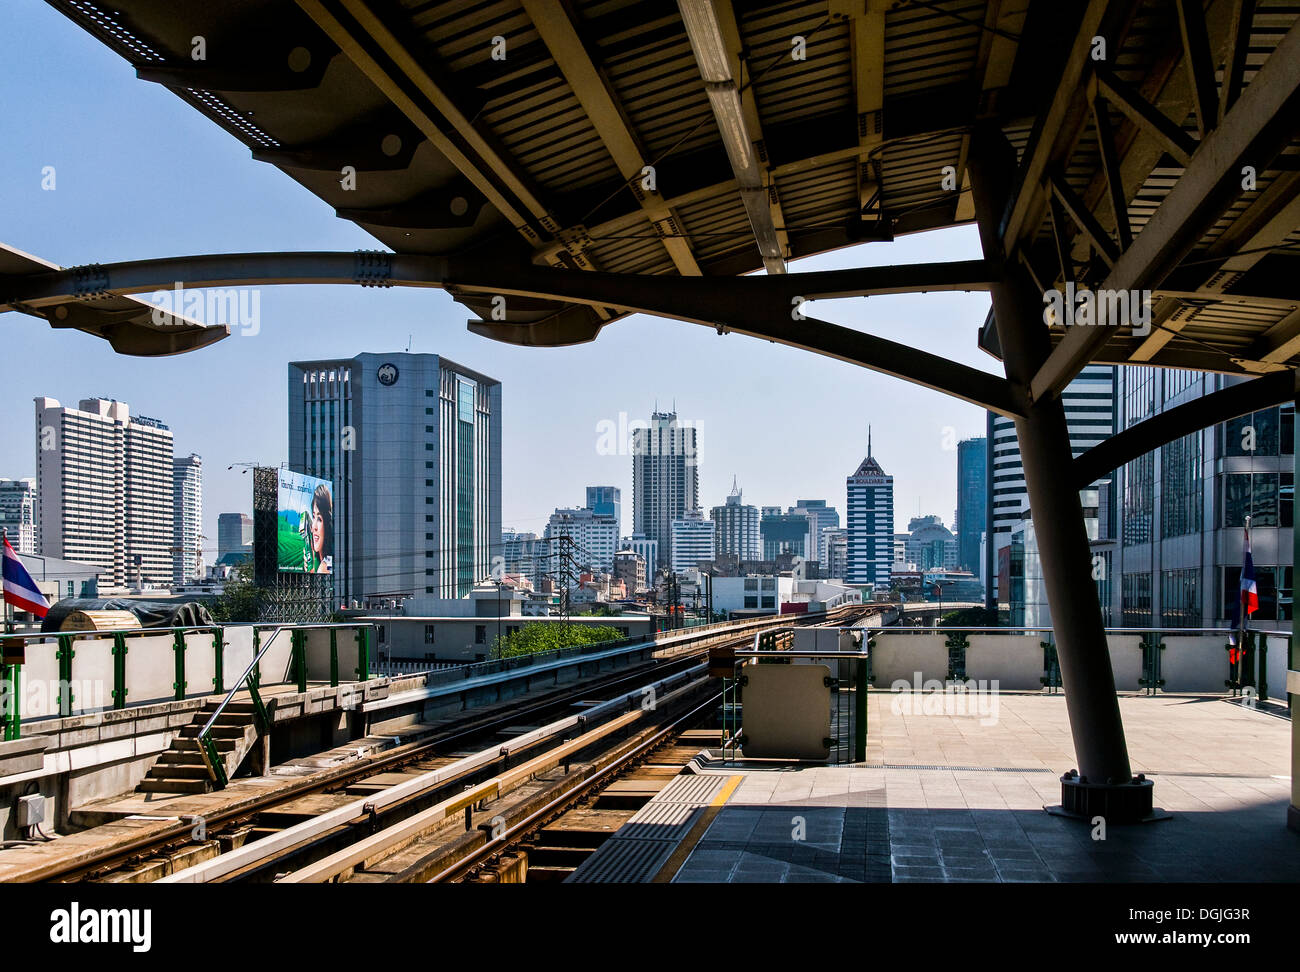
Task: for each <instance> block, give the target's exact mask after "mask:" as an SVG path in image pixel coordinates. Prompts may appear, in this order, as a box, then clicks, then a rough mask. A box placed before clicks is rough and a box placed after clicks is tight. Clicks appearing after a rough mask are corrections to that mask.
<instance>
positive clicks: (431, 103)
mask: <svg viewBox="0 0 1300 972" xmlns="http://www.w3.org/2000/svg"><path fill="white" fill-rule="evenodd" d="M296 2H297V3H298V6H300V7H301V8H302V9H303V11H304V12H305V13H306V14H307V15H308V16H309V17H311V19H312V20H313V21H314V22H315V23H316V25H317V26H318V27H320V28H321V30H323V31H324V32H325V33H326V34H327V35H328V36H329V37H330V39H331V40H332V41H333V42H334V43H335V44H337V45H338V47H339V49H340V50H342V51H343V53H345V54H346V55H347V56H348V57H349V58H350V59H351V60H352V62H353V63H354V64H355V65H356V66H357V69H358V70H360V71H361V73H362V74H364V75H365V76H366V77H367V78H368V79H369V80H370V82H371V83H372V84H374V85H375V87H376V88H378V89H379V90H380V91H381V92H383V94H384V95H385V97H387V98H388V99H389V100H390V101H391V102H392V103H393V104H394V105H396V106H397V108H398V109H400V110H401V111H402V113H403V114H405V115H406V116H407V117H408V118H409V119H410V120H411V122H412V123H413V124H414V125H415V126H416V127H417V128H419V129H420V131H421V132H423V134H424V135H425V137H427V138H428V139H429V141H430V142H432V143H433V145H434V147H435V148H437V149H438V151H439V152H441V153H442V155H443V156H444V157H446V159H447V160H448V161H449V162H451V164H452V165H454V166H455V167H456V168H457V169H459V170H460V171H461V173H462V174H463V175H464V176H465V177H466V178H467V179H469V180H470V181H471V182H472V183H473V184H474V186H475V188H476V189H478V191H479V192H481V193H483V195H484V196H485V197H487V199H488V201H489V202H490V203H491V204H492V205H493V206H494V207H496V209H497V210H498V211H500V212H501V214H502V215H503V216H505V217H506V219H507V220H509V221H510V223H511V225H513V226H514V228H515V229H516V230H517V231H518V232H519V233H520V235H522V236H523V237H524V239H526V240H527V241H528V242H529V243H530V244H531V245H533V246H537V245H539V244H540V243H542V242H543V240H542V237H541V235H540V234H539V233H538V232H537V229H536V227H537V226H539V225H540V226H541V227H542V228H543V229H545V230H546V232H547V233H550V234H554V233H555V232H556V231H557V230H558V229H559V226H558V224H557V222H556V221H555V219H554V218H553V217H552V216H551V214H550V211H549V210H548V208H547V206H546V205H545V204H544V203H543V202H542V201H541V200H540V199H539V198H538V196H537V194H536V193H535V191H533V190H532V189H531V188H530V187H529V186H528V185H526V184H525V182H524V181H523V180H522V179H521V178H520V177H519V175H518V174H517V172H516V171H515V167H513V166H512V165H510V164H509V163H508V162H507V161H506V160H505V159H503V158H502V156H501V154H500V153H499V152H498V150H497V149H496V147H495V146H493V145H491V144H489V142H488V141H487V140H486V139H485V138H484V137H483V135H482V133H480V132H479V131H478V130H477V129H476V128H475V127H474V125H473V123H472V122H470V120H469V119H468V118H466V117H465V115H464V114H463V113H462V112H461V111H460V109H459V108H458V107H457V106H456V104H455V103H454V101H453V100H452V99H451V98H450V97H449V96H448V95H447V93H446V92H445V91H444V90H443V89H442V87H440V86H439V85H438V84H437V83H436V82H435V81H434V79H433V78H432V77H431V76H430V74H429V72H428V71H426V70H425V69H424V68H423V67H422V66H421V63H420V61H419V59H418V58H416V57H415V56H414V55H413V54H412V53H411V52H410V51H408V50H407V49H406V48H405V46H404V45H403V44H402V43H401V42H400V41H399V40H398V38H397V37H396V36H394V35H393V33H392V31H390V30H389V29H388V27H387V26H386V25H385V24H384V23H383V22H382V21H381V20H380V19H379V18H378V17H377V16H376V15H375V14H374V13H373V12H372V11H371V10H370V9H369V8H368V7H367V5H366V4H364V3H362V2H360V0H296ZM342 15H346V16H347V17H348V18H349V19H350V20H351V22H352V24H355V25H356V27H357V28H358V30H360V31H361V32H362V33H363V34H364V36H357V35H356V34H354V33H353V31H352V29H351V25H350V24H345V23H344V21H343V16H342ZM376 48H377V49H378V50H376ZM378 52H382V54H383V56H384V57H385V58H387V59H388V60H389V61H391V64H392V67H393V68H395V69H396V71H400V72H401V76H396V75H395V74H394V73H392V72H391V71H390V70H389V68H388V67H387V66H385V65H383V64H381V63H380V60H379V57H378V56H377V53H378ZM430 108H432V109H433V110H432V111H430V110H428V109H430ZM439 115H440V116H441V117H442V118H445V119H446V120H447V122H448V123H449V124H450V125H451V127H452V129H453V130H454V131H455V133H456V135H457V136H459V139H453V138H452V137H450V135H449V133H448V132H446V131H444V130H443V127H442V125H441V124H439V122H438V121H437V120H436V119H437V117H438V116H439ZM462 143H463V147H462Z"/></svg>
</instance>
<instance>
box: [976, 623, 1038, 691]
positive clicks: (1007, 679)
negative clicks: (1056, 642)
mask: <svg viewBox="0 0 1300 972" xmlns="http://www.w3.org/2000/svg"><path fill="white" fill-rule="evenodd" d="M1043 674H1044V669H1043V646H1042V644H1041V639H1040V638H1037V637H1034V636H1033V635H1014V634H1012V635H971V637H970V646H969V647H968V648H967V649H966V677H967V678H968V679H974V680H975V681H977V682H989V683H990V684H991V683H992V682H995V681H996V682H997V684H998V688H999V689H1006V690H1007V691H1025V690H1028V689H1033V690H1038V689H1041V688H1042V687H1043V683H1042V682H1041V681H1040V679H1041V678H1042V677H1043Z"/></svg>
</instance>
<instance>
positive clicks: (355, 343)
mask: <svg viewBox="0 0 1300 972" xmlns="http://www.w3.org/2000/svg"><path fill="white" fill-rule="evenodd" d="M0 29H2V30H4V31H5V33H6V35H7V36H9V37H11V38H12V42H13V43H12V49H11V52H10V57H8V58H7V59H6V61H5V63H3V64H0V84H3V85H4V86H5V90H6V92H9V93H10V94H11V98H10V99H9V106H8V110H9V111H10V113H11V117H12V118H13V120H14V122H15V124H14V125H13V126H12V129H11V136H10V140H9V141H10V144H9V147H8V150H7V152H6V153H5V155H4V158H3V159H0V210H3V211H4V212H5V213H6V214H8V215H9V216H10V219H9V220H8V221H7V224H6V230H5V234H4V237H3V238H4V241H5V242H6V243H8V244H10V245H12V246H16V247H18V248H19V249H22V250H25V251H27V252H31V253H35V254H39V255H40V256H42V257H44V258H46V259H49V260H52V261H55V262H57V263H59V264H62V265H65V266H67V265H76V264H82V263H91V262H96V261H99V262H104V261H106V260H116V259H137V258H143V257H149V256H158V255H162V254H163V253H164V250H165V251H167V252H175V253H204V252H243V251H248V250H261V249H265V250H273V249H284V250H308V249H334V250H354V249H373V248H374V247H375V246H376V241H375V240H374V238H373V237H371V236H369V235H368V234H366V233H364V232H362V231H360V230H359V229H358V228H357V227H356V226H355V225H354V224H352V223H350V222H348V221H345V220H340V219H337V218H336V217H335V216H334V215H333V213H332V212H330V211H329V210H328V209H325V208H322V207H321V206H320V205H319V201H318V200H317V199H316V198H315V197H313V196H311V195H310V194H309V193H307V192H306V191H305V190H303V189H302V188H301V187H300V186H298V185H296V184H295V183H293V182H292V181H291V180H289V179H287V178H285V177H284V175H283V174H282V173H280V172H279V171H277V170H275V169H274V168H272V167H270V166H263V165H258V164H252V163H250V162H249V159H248V151H247V149H246V148H245V147H244V146H242V145H240V144H239V143H238V142H237V141H236V140H235V139H233V138H231V137H230V136H229V135H227V134H226V133H225V132H222V131H220V130H219V129H217V128H216V127H214V126H212V125H211V124H210V123H208V122H207V120H206V119H204V118H203V117H202V116H200V115H199V114H197V113H196V112H194V111H193V110H192V109H191V108H189V106H187V105H186V104H185V103H184V102H182V101H180V100H179V99H177V98H175V97H174V96H173V95H172V94H170V93H169V92H167V91H166V90H165V89H163V88H161V87H154V86H149V85H141V84H140V83H139V81H138V80H137V79H136V77H135V73H134V71H132V70H131V69H130V66H129V65H127V64H126V63H124V62H123V61H122V60H121V58H119V57H117V56H116V55H115V54H113V53H112V52H110V51H108V50H107V49H106V48H105V47H104V46H103V45H102V44H100V43H99V42H98V41H96V40H95V39H94V38H92V37H90V36H88V35H86V34H84V33H83V32H79V31H69V30H67V25H66V21H65V18H63V17H62V15H61V14H59V13H58V12H57V11H55V10H53V9H50V8H46V7H44V6H43V5H23V6H21V7H17V6H6V7H5V8H4V9H3V10H0ZM49 63H77V64H78V71H77V72H76V73H75V75H73V74H71V73H67V74H64V73H58V72H55V73H52V74H51V73H49V72H47V71H45V70H44V69H43V68H42V65H46V64H49ZM38 106H39V108H38ZM47 113H56V114H57V115H58V116H59V117H61V118H63V119H64V120H65V124H62V125H59V126H53V127H51V126H49V125H47V124H44V123H42V121H41V119H42V118H43V117H47ZM141 131H149V132H165V133H167V138H168V139H169V140H176V141H177V143H178V144H183V145H184V146H185V152H186V157H187V164H186V166H185V167H184V168H183V169H182V168H180V167H177V166H175V165H173V164H172V160H171V159H169V158H168V155H169V153H167V152H160V151H159V150H158V146H157V144H156V143H154V142H152V141H151V140H148V139H141V138H140V137H139V132H141ZM87 141H93V142H94V143H95V144H96V145H98V146H100V151H99V152H97V154H96V156H95V158H94V159H93V160H91V159H88V158H87V157H86V153H85V145H86V143H87ZM47 165H52V166H54V167H55V170H56V172H57V183H56V184H57V188H56V189H55V190H53V191H45V190H42V188H41V170H42V168H43V167H44V166H47ZM106 185H112V186H114V187H117V188H116V189H115V191H113V192H109V193H106V192H104V191H103V189H104V186H106ZM69 225H76V226H77V227H78V232H77V233H76V234H68V233H67V232H66V227H67V226H69ZM160 239H166V240H168V245H167V247H165V248H164V247H162V246H161V245H160V243H159V240H160ZM979 255H980V249H979V240H978V234H977V233H976V231H975V230H974V228H973V227H963V228H959V229H956V230H952V231H945V232H939V233H930V234H925V235H923V236H915V237H901V238H900V239H898V240H897V241H895V242H894V243H893V244H890V245H889V246H882V247H873V246H871V245H864V246H857V247H852V248H849V249H846V250H842V251H837V252H835V253H830V254H825V255H823V256H820V257H817V258H813V259H808V260H800V261H796V262H795V263H793V264H792V265H791V270H792V271H794V272H803V271H813V270H818V269H834V268H839V267H850V266H857V265H863V264H868V265H880V264H892V263H909V262H925V261H930V260H948V259H955V260H960V259H972V258H978V257H979ZM260 296H261V299H260V303H259V307H260V321H259V326H258V328H257V331H256V333H253V328H252V327H248V328H242V329H241V328H238V327H236V328H235V329H234V333H233V334H232V335H231V337H229V338H228V339H226V340H225V341H222V342H219V343H218V344H216V345H213V346H211V347H208V348H204V349H202V350H201V351H198V352H196V353H194V354H191V355H182V356H180V357H171V358H160V359H148V358H124V357H121V356H118V355H115V354H114V353H113V352H112V350H111V349H110V348H109V347H108V346H107V345H106V344H104V342H102V341H100V340H98V339H96V338H93V337H91V336H89V335H84V334H81V333H78V332H75V331H66V330H54V329H51V328H50V327H48V326H47V325H46V324H44V323H42V322H40V321H37V320H34V319H30V318H25V317H21V316H15V317H14V318H13V319H12V320H11V321H9V326H8V329H7V331H6V337H7V338H8V341H9V345H8V350H9V353H10V355H11V356H12V358H13V359H14V360H21V361H24V362H25V363H26V366H25V367H24V368H22V369H15V370H14V371H13V372H12V373H11V374H10V375H8V376H7V380H6V382H5V384H4V387H3V390H0V404H3V405H4V406H6V407H8V408H9V409H11V410H13V409H17V410H18V414H27V413H28V410H29V409H30V408H31V402H32V400H33V399H34V398H36V397H40V396H50V397H53V398H57V399H60V400H63V401H75V400H79V399H81V398H85V397H89V396H92V395H94V396H108V397H112V396H117V397H118V398H122V399H125V400H129V401H130V402H131V403H132V407H133V410H135V411H138V412H141V413H144V414H146V415H159V414H160V415H164V416H165V417H166V418H167V420H168V422H169V424H170V425H171V426H172V428H173V430H174V431H175V433H176V453H177V454H178V455H188V454H189V453H191V452H196V453H198V454H200V455H202V456H203V457H204V465H205V469H204V521H203V533H204V534H206V535H207V536H208V537H209V538H211V537H215V536H216V517H217V515H218V514H219V513H223V512H248V511H249V509H250V507H251V483H250V481H249V477H248V476H244V475H241V472H240V469H239V467H238V466H237V467H236V468H235V469H233V470H228V469H227V466H229V465H231V464H232V463H238V462H250V461H252V462H261V463H264V464H267V465H279V464H280V463H281V462H282V461H285V460H287V458H288V439H287V430H286V429H285V428H284V421H283V416H284V414H285V411H286V408H287V399H286V392H285V388H284V369H285V366H286V364H287V362H289V361H294V360H304V359H324V358H350V357H355V356H356V355H357V354H359V353H363V352H374V353H390V352H391V353H397V352H400V351H402V350H404V349H405V348H406V347H407V344H408V342H410V346H411V350H412V351H419V352H427V353H436V354H439V355H442V356H445V357H447V358H450V359H451V360H454V361H457V362H460V363H461V364H463V365H464V366H465V367H467V368H472V369H475V370H477V371H481V372H483V373H486V374H490V375H493V376H494V377H495V378H497V379H498V380H500V381H501V382H502V386H503V388H504V396H505V397H504V410H505V418H504V427H503V429H502V455H503V473H502V475H503V496H502V525H503V526H507V527H515V528H517V529H520V530H525V531H529V530H531V531H533V532H537V533H540V532H541V531H542V530H543V529H544V528H545V524H546V520H547V518H548V517H549V516H550V514H551V513H552V512H553V511H554V510H555V509H556V508H557V507H571V506H573V505H574V504H575V503H576V502H579V501H580V499H581V497H582V492H581V490H582V488H583V487H584V486H586V485H589V484H593V483H600V484H608V485H612V486H616V487H619V488H620V489H621V490H622V491H623V496H624V499H625V502H627V503H628V504H629V510H628V511H627V513H625V522H624V524H623V527H622V529H623V532H624V533H630V532H631V530H630V529H629V522H628V521H627V520H628V518H629V517H630V497H631V495H632V482H631V463H630V461H628V458H627V457H626V456H618V455H602V454H601V453H600V452H599V451H598V447H599V442H600V430H601V428H603V427H606V426H602V423H607V424H608V423H613V424H614V425H615V426H617V423H618V421H619V417H620V413H623V414H626V415H627V416H630V417H632V418H638V417H640V418H645V417H648V416H649V415H650V413H651V411H652V410H653V409H654V407H655V403H656V401H658V403H660V406H661V407H663V406H664V405H667V404H669V403H671V402H672V401H673V399H674V398H676V402H677V409H678V412H679V414H680V415H681V416H682V417H683V418H686V419H690V420H693V421H695V422H696V423H697V425H698V428H699V429H700V449H701V455H702V461H701V464H700V467H699V471H700V489H699V494H700V505H701V506H702V507H703V508H705V509H708V508H709V507H711V506H712V505H715V504H716V503H721V502H723V501H724V499H725V497H726V495H727V492H728V491H729V489H730V486H731V481H732V477H733V475H734V476H739V478H740V481H741V482H743V483H745V484H746V494H747V499H748V501H749V502H752V503H754V504H755V505H757V506H763V505H777V504H779V505H781V506H783V507H785V506H790V505H793V503H794V502H796V501H797V500H798V499H799V498H800V497H801V496H822V497H825V498H826V499H827V501H828V502H832V503H834V504H836V505H841V504H842V503H843V500H844V496H843V475H844V470H846V469H851V468H853V467H854V466H855V465H856V464H857V462H858V460H859V459H860V458H861V454H862V451H863V448H864V446H865V435H866V425H867V423H868V422H874V425H875V442H876V451H877V453H878V454H879V455H881V456H882V457H884V461H886V463H887V465H888V466H889V467H890V468H891V470H893V471H894V475H895V478H896V490H897V495H898V497H899V503H898V507H899V515H900V516H901V517H902V519H903V523H902V524H899V525H900V526H901V525H905V521H906V516H907V515H910V514H913V513H915V511H916V510H915V507H916V506H917V505H918V503H919V506H920V508H921V510H922V511H923V512H940V511H942V512H943V515H944V517H945V519H947V517H949V516H950V515H951V510H952V506H953V497H954V496H955V490H956V471H955V462H954V459H955V452H954V451H947V450H946V449H945V445H946V444H947V443H948V442H949V441H951V442H952V448H953V449H955V443H956V441H957V440H959V439H962V438H968V437H970V436H973V435H979V434H982V432H983V428H984V413H983V412H982V411H981V410H980V409H978V408H976V407H975V406H972V405H967V404H965V403H961V402H954V401H952V400H949V399H946V398H945V397H944V396H942V395H941V394H939V393H937V392H933V391H929V390H926V389H922V388H919V387H917V386H913V385H910V384H907V383H904V382H900V381H898V380H896V379H893V378H890V377H887V376H885V375H880V374H876V373H874V372H869V371H866V370H864V369H861V368H856V367H853V366H851V365H847V364H844V363H842V362H839V361H835V360H832V359H830V358H825V357H821V356H817V355H811V354H791V353H790V352H789V350H788V349H785V348H783V347H781V346H779V345H772V344H769V343H768V342H766V341H758V340H753V339H751V338H747V337H744V336H741V335H727V336H725V337H720V336H718V335H717V334H716V333H715V332H714V331H713V330H712V329H710V328H702V327H698V326H692V325H685V324H680V323H675V322H671V321H665V320H659V319H653V318H648V317H645V316H641V315H634V316H630V317H628V318H625V319H623V320H620V321H618V322H616V323H615V324H614V325H612V326H610V327H608V328H606V329H605V330H604V332H603V333H602V334H601V336H600V338H599V340H598V341H596V342H595V343H592V344H584V345H577V346H573V347H567V348H556V349H548V350H546V351H544V352H540V353H539V352H538V351H536V350H535V349H530V348H516V347H510V346H506V345H502V344H499V343H495V342H491V341H488V340H485V339H483V338H481V337H478V336H476V335H473V334H470V333H468V332H467V331H466V329H465V320H466V318H467V312H466V311H465V309H464V308H462V307H459V306H457V305H455V304H454V303H453V302H452V300H451V298H450V297H449V296H448V295H447V294H445V293H443V292H441V291H412V290H405V289H402V288H392V289H389V290H384V289H379V288H365V289H363V288H360V287H355V286H352V287H316V286H310V287H309V286H302V287H278V288H277V287H268V288H264V289H263V290H262V291H261V295H260ZM988 307H989V298H988V295H987V294H986V293H973V294H963V293H945V294H929V295H926V296H925V297H920V296H907V295H904V296H888V297H872V298H869V299H864V298H851V299H843V300H831V301H817V302H810V304H809V305H808V310H809V311H810V312H812V313H814V314H816V315H818V316H821V317H825V318H828V319H831V320H836V321H840V322H842V323H844V324H846V325H847V326H851V327H863V328H865V329H869V330H872V331H873V332H874V333H879V334H881V335H882V336H885V337H892V338H894V339H896V340H902V341H906V342H908V343H909V344H910V345H912V346H915V347H918V348H923V349H925V350H930V351H934V352H942V353H945V354H949V355H952V356H955V357H957V358H958V360H961V361H963V363H965V364H968V365H971V366H973V367H976V368H979V369H981V370H984V371H987V372H989V373H997V369H998V363H997V362H996V361H995V360H994V359H992V358H990V357H988V356H987V355H985V354H983V353H982V352H980V351H979V350H978V349H977V347H976V344H975V340H974V336H975V333H976V331H977V330H978V328H979V327H980V325H981V324H983V322H984V319H985V317H986V315H987V312H988ZM720 341H726V342H727V344H726V345H725V351H726V354H727V357H728V367H727V368H726V369H725V370H722V369H719V368H718V366H717V362H718V355H719V354H720V353H721V351H722V350H724V348H723V346H721V345H719V344H718V343H717V342H720ZM669 369H672V371H673V373H674V377H673V378H672V380H665V379H663V378H662V377H660V376H663V375H665V374H668V373H669ZM577 376H581V377H580V379H577ZM773 376H779V379H780V381H781V382H782V383H783V384H788V386H789V387H790V388H797V389H799V396H798V402H799V405H798V408H797V410H796V409H795V407H794V406H792V405H791V404H790V402H791V401H792V399H790V398H789V397H787V396H778V395H772V394H771V393H770V386H771V384H772V381H773ZM539 421H541V422H542V424H541V426H540V431H541V432H542V433H544V434H539ZM887 421H889V422H892V423H894V424H893V425H892V427H891V426H889V425H886V424H885V423H886V422H887ZM774 435H776V436H779V437H780V438H785V437H790V438H792V439H793V438H796V437H797V438H798V439H799V440H800V441H801V442H802V443H803V444H804V445H805V446H806V447H807V448H808V454H809V455H818V456H819V458H818V460H817V462H816V464H815V465H814V466H809V465H808V464H802V463H775V462H772V461H771V459H770V458H769V457H768V456H769V450H770V449H771V447H772V445H773V436H774ZM557 441H558V442H561V443H565V444H566V445H567V446H568V447H567V448H565V449H564V450H563V455H564V462H563V463H557V462H556V461H555V458H554V457H555V448H556V446H555V443H556V442H557ZM925 443H929V444H930V447H929V448H923V447H922V446H924V444H925ZM919 447H920V448H919ZM32 451H33V450H32V444H31V441H30V432H29V430H28V429H27V428H26V425H25V423H24V424H23V425H21V426H19V427H17V428H3V429H0V477H5V478H22V477H27V476H33V475H35V469H34V461H33V458H32ZM205 545H206V546H210V547H215V544H214V543H212V542H211V541H208V542H207V544H205ZM211 555H212V553H211V552H210V553H209V556H211Z"/></svg>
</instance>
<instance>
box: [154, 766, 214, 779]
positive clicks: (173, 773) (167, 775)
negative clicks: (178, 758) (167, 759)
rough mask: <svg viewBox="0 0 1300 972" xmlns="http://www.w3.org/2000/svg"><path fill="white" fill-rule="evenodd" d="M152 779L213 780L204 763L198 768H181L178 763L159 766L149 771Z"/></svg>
mask: <svg viewBox="0 0 1300 972" xmlns="http://www.w3.org/2000/svg"><path fill="white" fill-rule="evenodd" d="M149 777H150V778H151V779H156V780H160V779H166V780H207V779H211V777H210V776H209V775H208V767H207V765H206V764H204V763H200V764H199V765H198V766H180V765H178V764H176V763H168V764H166V765H162V764H159V765H157V766H154V767H153V768H152V769H150V770H149Z"/></svg>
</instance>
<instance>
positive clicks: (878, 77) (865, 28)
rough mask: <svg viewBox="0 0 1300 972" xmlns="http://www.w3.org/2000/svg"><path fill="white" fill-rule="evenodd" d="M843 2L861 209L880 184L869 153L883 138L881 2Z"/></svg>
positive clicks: (876, 161)
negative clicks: (848, 13) (848, 17)
mask: <svg viewBox="0 0 1300 972" xmlns="http://www.w3.org/2000/svg"><path fill="white" fill-rule="evenodd" d="M846 6H850V7H852V8H853V9H854V11H855V12H854V13H853V17H852V22H853V26H852V32H851V34H850V36H851V38H852V44H853V93H854V97H855V99H856V107H857V110H858V152H859V154H860V161H859V162H858V173H857V175H858V211H859V212H862V213H865V212H866V210H867V207H868V206H869V205H870V202H871V199H872V198H873V197H874V196H876V194H877V192H878V190H879V188H880V160H879V159H878V158H877V159H874V160H873V159H872V157H871V156H872V153H873V152H875V151H876V150H877V148H878V147H879V146H880V145H882V144H883V143H884V139H885V122H884V115H885V3H884V2H883V0H862V2H861V3H858V4H849V5H846ZM834 7H835V4H832V9H834ZM958 171H960V170H958Z"/></svg>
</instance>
